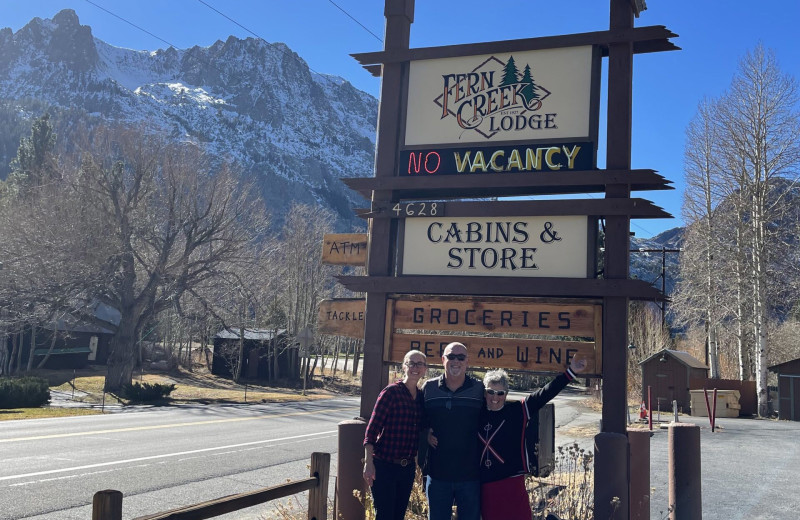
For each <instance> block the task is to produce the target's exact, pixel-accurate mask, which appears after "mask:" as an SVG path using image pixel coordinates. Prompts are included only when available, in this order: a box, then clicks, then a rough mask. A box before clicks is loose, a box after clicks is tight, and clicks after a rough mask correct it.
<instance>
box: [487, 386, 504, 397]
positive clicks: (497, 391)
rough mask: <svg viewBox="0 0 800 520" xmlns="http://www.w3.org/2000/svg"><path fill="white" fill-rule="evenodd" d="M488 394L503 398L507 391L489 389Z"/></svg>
mask: <svg viewBox="0 0 800 520" xmlns="http://www.w3.org/2000/svg"><path fill="white" fill-rule="evenodd" d="M486 393H487V394H489V395H499V396H500V397H503V396H504V395H506V391H505V390H492V389H491V388H487V389H486Z"/></svg>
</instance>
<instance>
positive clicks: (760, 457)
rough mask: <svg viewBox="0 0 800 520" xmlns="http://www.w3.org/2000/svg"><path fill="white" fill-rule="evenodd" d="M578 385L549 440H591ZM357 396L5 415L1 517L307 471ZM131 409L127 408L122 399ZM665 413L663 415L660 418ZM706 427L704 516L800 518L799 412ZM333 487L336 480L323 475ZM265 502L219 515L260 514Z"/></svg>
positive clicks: (663, 469) (657, 444)
mask: <svg viewBox="0 0 800 520" xmlns="http://www.w3.org/2000/svg"><path fill="white" fill-rule="evenodd" d="M584 399H585V396H583V395H581V394H578V393H571V392H565V393H563V394H562V395H560V396H558V397H557V398H556V399H555V402H556V445H557V446H559V445H564V444H569V443H572V442H577V443H578V445H579V446H580V447H581V448H584V449H587V450H592V446H593V438H592V436H593V433H594V432H596V429H597V426H598V421H599V418H600V414H599V413H598V412H594V411H590V410H587V409H586V407H585V406H582V404H581V403H582V401H583V400H584ZM358 403H359V401H358V398H357V397H355V398H336V399H330V400H325V401H313V402H306V403H287V404H268V405H249V406H248V405H233V406H196V407H195V406H193V407H170V408H168V409H148V410H145V411H133V412H130V411H129V412H127V413H121V414H111V415H104V416H88V417H72V418H65V419H38V420H29V421H4V422H0V461H2V463H0V520H11V519H21V518H34V519H41V520H44V519H47V520H71V519H81V520H84V519H87V518H90V517H91V506H90V505H89V504H90V503H91V497H92V495H93V494H94V492H95V491H98V490H101V489H118V490H120V491H122V492H123V493H124V495H125V500H124V510H123V516H124V518H133V517H135V516H139V515H143V514H148V513H153V512H156V511H159V510H164V509H169V508H172V507H178V506H182V505H187V504H192V503H196V502H200V501H203V500H208V499H210V498H213V497H219V496H225V495H229V494H233V493H240V492H244V491H250V490H253V489H257V488H259V487H264V486H270V485H274V484H278V483H281V482H284V481H285V480H286V479H298V478H303V477H305V476H307V471H308V470H307V468H306V465H307V464H308V460H309V457H310V454H311V452H312V451H324V452H330V453H332V454H333V455H332V460H331V462H332V467H331V473H332V475H335V472H336V451H337V439H336V424H337V423H338V422H340V421H342V420H344V419H350V418H352V417H353V416H354V415H357V414H358ZM128 410H130V408H129V409H128ZM663 418H664V419H665V420H666V418H667V417H666V416H664V417H663ZM681 421H683V422H693V423H695V424H698V425H699V426H700V427H701V430H700V431H701V449H702V452H701V457H702V480H703V519H704V520H761V519H763V520H767V519H769V520H784V519H785V520H793V519H795V518H800V513H798V511H800V493H798V491H799V490H800V484H798V480H797V471H798V469H800V441H798V439H800V422H786V421H763V420H756V419H725V418H722V419H718V420H717V424H718V426H720V428H719V430H718V431H717V432H715V433H712V432H711V430H710V427H709V426H708V420H707V419H705V418H693V417H681ZM667 448H668V433H667V430H658V429H657V430H656V431H655V432H654V434H653V437H652V439H651V487H652V497H651V520H656V519H658V520H663V519H665V518H666V516H667V515H666V509H667V494H668V488H667V464H668V460H667V456H668V451H667ZM330 487H331V489H332V482H331V485H330ZM265 516H266V514H265V507H261V508H251V509H250V510H245V511H242V512H238V513H232V514H230V515H226V516H225V517H220V518H223V519H228V520H230V519H234V518H236V519H239V520H260V519H262V518H265Z"/></svg>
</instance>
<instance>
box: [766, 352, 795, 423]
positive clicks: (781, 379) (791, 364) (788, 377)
mask: <svg viewBox="0 0 800 520" xmlns="http://www.w3.org/2000/svg"><path fill="white" fill-rule="evenodd" d="M769 371H770V372H775V373H776V374H777V375H778V401H777V403H776V406H775V408H776V409H777V411H778V418H779V419H786V420H789V421H800V358H798V359H795V360H792V361H787V362H786V363H781V364H779V365H773V366H771V367H769Z"/></svg>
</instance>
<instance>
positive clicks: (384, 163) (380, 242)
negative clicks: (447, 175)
mask: <svg viewBox="0 0 800 520" xmlns="http://www.w3.org/2000/svg"><path fill="white" fill-rule="evenodd" d="M384 15H385V16H386V32H385V35H384V50H385V51H386V52H390V51H404V50H408V48H409V38H410V34H411V23H412V22H413V21H414V0H386V4H385V9H384ZM406 67H407V65H404V64H403V63H387V64H385V65H383V78H382V82H381V100H380V114H379V116H378V143H377V146H376V154H375V177H376V178H382V177H391V176H393V175H394V167H395V161H396V157H397V149H398V143H399V140H400V128H399V121H398V117H397V114H399V113H400V107H401V105H402V85H403V84H404V81H403V74H404V69H405V68H406ZM392 199H393V193H392V192H391V191H375V192H373V195H372V204H373V206H374V207H379V206H382V205H383V204H385V203H386V202H390V201H391V200H392ZM396 234H397V223H396V222H392V220H390V219H373V220H371V221H370V230H369V236H370V240H369V246H368V247H369V253H368V258H367V276H390V275H391V274H392V257H391V250H392V248H391V244H392V243H393V240H394V238H395V236H396ZM385 322H386V293H385V292H378V291H374V292H368V293H367V304H366V325H365V329H364V369H363V371H362V375H361V417H365V418H366V417H369V416H370V414H371V413H372V408H373V407H374V406H375V401H376V400H377V398H378V394H379V393H380V392H381V390H382V389H383V387H385V386H386V385H387V384H388V382H389V368H388V367H387V366H385V365H384V364H383V342H384V330H383V327H384V323H385Z"/></svg>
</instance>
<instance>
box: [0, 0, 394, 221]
mask: <svg viewBox="0 0 800 520" xmlns="http://www.w3.org/2000/svg"><path fill="white" fill-rule="evenodd" d="M4 107H6V108H5V110H6V112H5V113H3V112H2V110H3V109H4ZM45 107H46V109H47V110H48V111H49V112H50V113H51V116H53V120H54V122H55V123H56V125H57V129H59V128H60V132H61V137H62V138H65V139H68V136H66V135H63V134H64V133H65V132H68V131H69V129H71V128H75V127H78V126H79V125H77V124H75V123H80V122H89V123H90V124H91V120H102V121H104V122H115V123H123V124H129V125H132V126H136V127H140V128H148V129H151V130H157V131H159V132H161V133H163V134H164V135H165V137H166V138H168V139H175V140H181V141H186V140H191V141H193V142H196V143H197V144H198V145H200V146H202V147H203V148H204V149H205V150H206V151H207V152H208V153H209V154H211V155H212V156H214V155H216V156H220V157H225V158H227V159H228V160H231V161H233V162H235V163H236V164H237V167H238V168H239V169H240V170H242V171H243V172H244V173H245V174H246V175H248V176H251V177H252V178H253V179H255V180H256V183H257V184H258V185H259V186H261V188H262V190H261V191H262V194H263V195H264V198H265V200H266V202H267V204H268V206H269V207H270V209H271V211H272V213H273V217H274V218H273V221H274V222H275V223H276V225H279V224H280V223H281V222H282V217H283V215H284V214H285V213H286V211H287V210H288V208H289V207H290V206H291V205H292V203H294V202H304V203H308V204H317V205H321V206H323V207H326V208H328V209H330V210H332V211H333V212H334V214H336V215H337V216H338V217H339V219H340V227H341V229H342V230H350V231H352V229H353V227H354V226H358V227H361V226H363V222H362V221H360V220H359V219H356V218H355V216H354V215H353V210H352V208H353V206H356V205H362V204H363V201H362V200H361V199H360V198H359V196H358V195H356V194H355V193H353V192H352V191H350V190H349V189H348V188H346V187H345V186H344V184H343V183H341V182H340V181H339V178H340V177H343V176H348V177H349V176H358V175H363V176H369V175H372V168H373V156H374V147H375V145H374V142H375V126H376V121H377V109H378V103H377V100H376V99H375V98H374V97H372V96H370V95H369V94H366V93H364V92H361V91H359V90H357V89H355V88H354V87H353V86H352V85H351V84H350V83H348V82H347V81H346V80H344V79H342V78H338V77H334V76H327V75H322V74H318V73H314V72H312V71H311V70H310V69H309V67H308V65H307V64H306V62H305V61H304V60H303V59H302V58H301V57H300V56H298V55H297V54H296V53H294V52H293V51H292V50H291V49H290V48H289V47H288V46H286V45H285V44H282V43H268V42H265V41H263V40H260V39H255V38H244V39H240V38H236V37H234V36H231V37H228V38H226V39H225V40H224V41H223V40H220V41H217V42H215V43H214V44H213V45H211V46H209V47H200V46H194V47H191V48H189V49H173V48H169V49H159V50H156V51H154V52H150V51H134V50H130V49H122V48H118V47H114V46H113V45H111V44H109V43H106V42H103V41H102V40H99V39H96V38H94V37H93V36H92V31H91V28H90V27H88V26H84V25H81V24H80V21H79V20H78V16H77V15H76V14H75V12H74V11H72V10H70V9H66V10H63V11H61V12H59V13H58V14H56V15H55V16H54V17H53V19H51V20H42V19H39V18H36V19H34V20H32V21H31V22H30V23H28V24H27V25H26V26H25V27H23V28H22V29H20V30H19V31H17V32H16V33H12V32H11V31H10V29H3V30H0V120H3V118H6V119H9V120H10V121H11V122H12V123H14V124H9V125H5V129H4V128H0V177H4V176H5V175H6V174H7V173H8V169H7V164H8V161H10V157H13V152H15V151H16V145H13V146H12V144H13V143H14V142H16V143H17V145H18V143H19V137H20V136H21V135H24V134H25V133H26V131H25V130H24V129H23V128H24V126H25V125H22V124H18V123H19V119H20V117H24V118H26V119H27V121H28V122H27V124H28V127H29V125H30V120H32V119H33V118H35V117H38V116H39V115H41V113H42V112H43V110H45ZM20 114H24V116H20ZM65 117H68V118H69V122H68V123H66V122H64V119H63V118H65ZM59 121H61V122H59ZM59 124H61V125H62V126H60V127H59V126H58V125H59ZM4 130H6V131H8V132H15V133H14V135H10V134H9V135H5V136H4V135H2V132H3V131H4Z"/></svg>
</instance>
